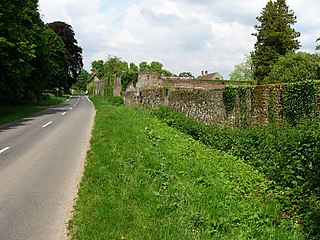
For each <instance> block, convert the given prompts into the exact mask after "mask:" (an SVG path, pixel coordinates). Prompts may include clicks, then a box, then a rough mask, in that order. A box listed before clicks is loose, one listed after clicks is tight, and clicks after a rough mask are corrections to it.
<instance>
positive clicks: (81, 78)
mask: <svg viewBox="0 0 320 240" xmlns="http://www.w3.org/2000/svg"><path fill="white" fill-rule="evenodd" d="M90 77H91V76H90V74H89V72H88V71H87V70H85V69H82V70H81V72H80V74H79V75H78V78H77V82H76V83H75V84H73V86H72V87H73V88H75V89H77V90H83V91H85V90H86V88H87V83H88V80H89V79H90Z"/></svg>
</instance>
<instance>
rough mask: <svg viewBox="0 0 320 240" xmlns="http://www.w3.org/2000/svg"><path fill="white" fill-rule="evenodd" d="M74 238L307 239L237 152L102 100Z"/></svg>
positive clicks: (97, 104) (98, 100) (72, 224)
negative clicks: (282, 214)
mask: <svg viewBox="0 0 320 240" xmlns="http://www.w3.org/2000/svg"><path fill="white" fill-rule="evenodd" d="M93 102H94V105H95V107H96V109H97V113H96V118H95V125H94V129H93V135H92V139H91V150H90V151H89V153H88V158H87V164H86V167H85V172H84V176H83V179H82V182H81V184H80V189H79V196H78V200H77V202H76V204H75V210H74V216H73V218H72V219H71V220H70V222H69V234H70V238H71V239H81V240H84V239H174V240H176V239H286V240H287V239H304V238H303V236H302V235H301V233H300V229H299V226H295V225H294V224H293V223H292V222H291V221H290V220H288V219H282V218H281V217H280V210H279V205H278V203H277V201H276V200H275V198H274V196H273V193H272V192H271V191H269V190H267V189H268V184H269V182H268V181H267V180H266V179H265V178H264V176H263V175H262V174H260V173H259V172H257V171H256V170H254V169H253V168H252V167H251V166H249V165H247V164H245V163H244V162H242V161H241V160H239V159H238V158H236V157H234V156H231V155H229V154H226V153H222V152H220V151H217V150H212V149H211V148H208V147H206V146H205V145H204V144H201V143H199V142H198V141H195V140H194V139H192V138H191V137H190V136H188V135H186V134H184V133H181V132H180V131H178V130H175V129H173V128H170V127H168V126H167V125H166V124H164V123H162V122H161V121H160V120H158V119H157V118H155V117H152V116H151V115H149V114H148V113H144V112H143V111H141V110H139V109H135V108H129V107H124V106H121V107H115V106H111V105H109V104H108V102H107V100H105V99H101V98H94V99H93Z"/></svg>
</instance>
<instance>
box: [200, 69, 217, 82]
mask: <svg viewBox="0 0 320 240" xmlns="http://www.w3.org/2000/svg"><path fill="white" fill-rule="evenodd" d="M197 78H198V79H200V80H223V76H222V75H221V74H220V73H218V72H214V73H208V71H201V75H200V76H199V77H197Z"/></svg>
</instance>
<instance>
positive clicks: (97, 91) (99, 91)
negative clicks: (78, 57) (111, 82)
mask: <svg viewBox="0 0 320 240" xmlns="http://www.w3.org/2000/svg"><path fill="white" fill-rule="evenodd" d="M89 83H90V85H91V87H89V88H91V89H90V90H91V91H89V92H90V93H91V94H93V95H96V96H104V81H103V80H102V79H100V77H99V76H98V75H97V70H96V69H95V68H94V69H93V76H92V77H91V79H90V80H89Z"/></svg>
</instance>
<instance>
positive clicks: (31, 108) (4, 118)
mask: <svg viewBox="0 0 320 240" xmlns="http://www.w3.org/2000/svg"><path fill="white" fill-rule="evenodd" d="M67 97H68V96H67V95H65V96H63V97H58V98H57V97H50V98H48V99H46V100H41V101H39V102H37V103H25V104H23V105H9V106H0V126H1V125H3V124H6V123H10V122H13V121H15V120H18V119H21V118H24V117H28V116H30V115H32V114H34V113H37V112H40V111H42V110H43V109H45V107H47V106H51V105H57V104H60V103H62V102H63V101H65V100H66V99H67Z"/></svg>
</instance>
